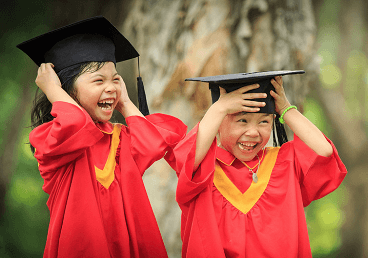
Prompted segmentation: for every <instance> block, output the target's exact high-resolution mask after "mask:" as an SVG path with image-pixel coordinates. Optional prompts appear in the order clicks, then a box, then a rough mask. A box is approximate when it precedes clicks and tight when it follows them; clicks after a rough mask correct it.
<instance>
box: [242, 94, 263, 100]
mask: <svg viewBox="0 0 368 258" xmlns="http://www.w3.org/2000/svg"><path fill="white" fill-rule="evenodd" d="M243 94H244V95H243V99H264V98H267V94H266V93H243Z"/></svg>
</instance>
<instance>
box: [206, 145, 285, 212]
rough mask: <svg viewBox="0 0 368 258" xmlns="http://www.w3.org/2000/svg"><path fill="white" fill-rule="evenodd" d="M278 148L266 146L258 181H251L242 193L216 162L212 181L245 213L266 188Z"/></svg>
mask: <svg viewBox="0 0 368 258" xmlns="http://www.w3.org/2000/svg"><path fill="white" fill-rule="evenodd" d="M279 149H280V148H279V147H277V148H266V156H265V158H264V160H263V162H262V163H261V166H260V167H259V168H258V172H257V176H258V182H257V183H254V182H253V181H252V183H251V185H250V187H249V188H248V189H247V190H246V191H245V192H244V193H242V192H240V191H239V189H238V188H237V187H236V186H235V185H234V184H233V182H231V180H230V179H229V178H228V177H227V176H226V174H225V172H224V171H223V170H222V168H221V167H220V165H218V164H216V167H215V175H214V179H213V183H214V184H215V186H216V188H217V189H218V190H219V192H220V193H221V194H222V195H223V196H224V197H225V198H226V199H227V200H228V201H229V202H230V203H231V204H232V205H233V206H234V207H235V208H237V209H238V210H240V211H241V212H243V213H244V214H246V213H247V212H248V211H249V210H250V209H251V208H252V207H253V206H254V205H255V204H256V202H257V201H258V200H259V198H260V197H261V196H262V194H263V192H264V191H265V190H266V187H267V185H268V182H269V181H270V177H271V172H272V169H273V167H274V166H275V163H276V158H277V154H278V152H279Z"/></svg>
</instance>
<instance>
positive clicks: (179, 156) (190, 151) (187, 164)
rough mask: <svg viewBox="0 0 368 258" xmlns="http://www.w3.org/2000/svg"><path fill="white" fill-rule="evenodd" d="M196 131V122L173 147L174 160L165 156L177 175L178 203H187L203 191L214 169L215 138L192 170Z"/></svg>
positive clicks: (209, 181)
mask: <svg viewBox="0 0 368 258" xmlns="http://www.w3.org/2000/svg"><path fill="white" fill-rule="evenodd" d="M197 132H198V124H197V126H195V127H194V128H193V129H192V130H191V131H190V132H189V133H188V134H187V136H186V137H185V138H184V139H183V140H182V141H180V142H179V143H178V144H177V145H176V147H175V148H174V151H173V152H174V155H173V156H174V157H175V160H169V159H168V158H166V160H167V161H168V163H169V164H170V166H171V167H172V168H173V169H174V170H175V171H176V173H177V176H178V185H177V190H176V200H177V202H178V203H179V204H185V203H188V202H189V201H191V200H192V199H193V198H195V197H196V196H197V195H198V194H199V193H200V192H201V191H203V189H205V188H206V187H207V186H208V185H209V184H210V183H211V182H212V178H213V173H214V171H215V159H216V158H215V157H216V156H215V154H216V139H214V141H213V143H212V145H211V147H210V149H209V150H208V152H207V155H206V156H205V157H204V159H203V161H202V162H201V164H200V166H199V167H198V169H197V170H196V171H194V170H193V168H194V159H195V150H196V139H197Z"/></svg>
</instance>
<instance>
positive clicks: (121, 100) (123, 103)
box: [118, 76, 131, 108]
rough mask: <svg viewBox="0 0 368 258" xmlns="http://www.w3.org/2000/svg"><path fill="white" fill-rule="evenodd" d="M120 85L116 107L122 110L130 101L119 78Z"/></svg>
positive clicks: (121, 79)
mask: <svg viewBox="0 0 368 258" xmlns="http://www.w3.org/2000/svg"><path fill="white" fill-rule="evenodd" d="M120 83H121V95H120V98H119V102H118V107H119V108H124V106H126V104H127V103H130V102H131V100H130V98H129V95H128V91H127V88H126V85H125V82H124V80H123V78H122V77H121V76H120Z"/></svg>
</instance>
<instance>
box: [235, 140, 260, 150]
mask: <svg viewBox="0 0 368 258" xmlns="http://www.w3.org/2000/svg"><path fill="white" fill-rule="evenodd" d="M256 145H257V143H241V142H239V148H240V149H242V150H245V149H246V148H253V147H254V146H256Z"/></svg>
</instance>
